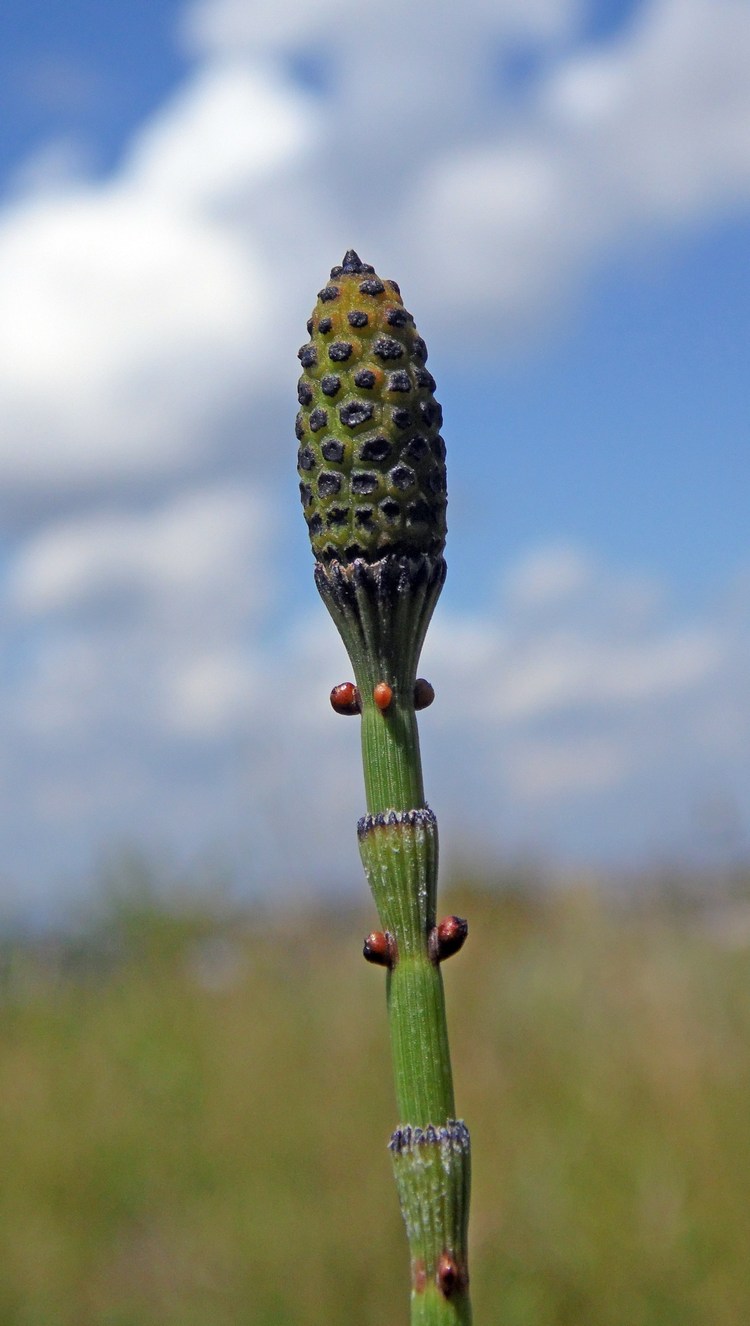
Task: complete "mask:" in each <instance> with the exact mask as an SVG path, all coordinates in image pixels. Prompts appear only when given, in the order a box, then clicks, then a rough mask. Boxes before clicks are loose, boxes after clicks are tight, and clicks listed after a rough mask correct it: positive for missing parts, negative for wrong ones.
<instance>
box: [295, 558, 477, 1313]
mask: <svg viewBox="0 0 750 1326" xmlns="http://www.w3.org/2000/svg"><path fill="white" fill-rule="evenodd" d="M443 575H444V567H443V566H442V561H441V562H440V563H439V564H438V563H431V562H430V561H429V559H422V560H421V561H419V562H415V563H413V564H412V563H409V564H408V565H406V564H404V563H400V564H399V563H396V562H395V559H394V561H393V562H392V563H390V564H389V565H386V564H385V563H382V564H376V565H375V566H374V567H371V568H363V566H362V564H361V563H360V564H357V563H355V564H354V567H353V568H351V569H346V570H344V569H342V568H340V567H338V568H336V569H335V570H334V569H331V568H329V569H328V570H322V569H319V571H318V572H316V579H317V583H318V588H319V589H320V592H321V594H322V596H323V598H324V600H325V602H326V605H327V607H328V609H329V611H330V612H331V615H332V616H333V618H334V621H335V622H336V625H337V627H338V629H339V631H340V633H341V635H342V638H343V640H344V643H345V645H346V647H347V650H348V652H349V656H350V658H351V661H352V666H353V668H354V671H355V677H356V682H357V686H358V688H359V692H360V696H361V708H362V756H363V767H364V779H365V791H366V800H367V808H368V813H367V815H366V816H365V817H364V818H363V819H362V820H360V823H359V826H358V831H359V841H360V852H361V855H362V861H363V864H364V868H365V872H366V874H367V878H368V881H369V884H370V888H371V890H372V894H373V898H374V900H375V903H376V906H377V909H378V914H379V917H380V924H381V926H382V927H383V930H384V931H385V932H386V934H387V935H389V936H391V945H392V949H391V963H390V969H389V971H388V976H387V986H386V988H387V1004H388V1016H389V1023H390V1033H391V1047H392V1054H393V1067H394V1077H395V1086H396V1101H397V1105H398V1111H399V1118H400V1124H399V1128H398V1129H397V1130H396V1132H395V1133H394V1135H393V1138H392V1140H391V1151H392V1155H393V1163H394V1171H395V1176H396V1183H397V1187H398V1191H399V1198H400V1202H401V1208H402V1212H403V1215H404V1221H405V1223H406V1229H407V1235H408V1238H409V1244H410V1251H411V1263H412V1316H411V1321H412V1326H469V1323H470V1322H471V1306H470V1302H469V1295H468V1272H467V1248H466V1230H467V1222H468V1200H469V1166H470V1156H469V1135H468V1131H467V1129H466V1127H465V1125H464V1124H463V1123H462V1122H460V1121H457V1120H456V1118H455V1105H454V1097H453V1080H452V1073H451V1062H450V1051H449V1045H448V1029H447V1023H446V1015H445V999H444V993H443V981H442V976H441V973H440V965H439V961H438V956H439V954H438V950H437V947H436V942H435V935H436V932H435V922H436V897H437V868H438V835H437V821H436V819H435V816H434V815H433V813H432V811H431V810H430V809H429V808H428V807H427V805H426V803H425V799H424V790H423V785H422V767H421V759H420V753H419V735H418V730H417V720H416V714H415V708H414V683H415V680H416V666H417V662H418V659H419V653H420V650H421V646H422V641H423V639H424V633H425V631H426V629H427V625H428V623H429V619H430V616H431V613H432V608H433V606H434V603H435V600H436V598H437V595H438V594H439V592H440V588H441V586H442V579H443ZM383 681H385V682H386V683H387V684H388V685H389V686H390V687H391V690H392V700H391V703H390V704H389V705H388V707H387V708H386V709H385V710H381V709H380V708H379V707H378V705H377V704H376V703H375V700H374V698H373V691H374V688H375V686H376V685H377V684H378V683H379V682H383Z"/></svg>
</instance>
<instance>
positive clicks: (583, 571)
mask: <svg viewBox="0 0 750 1326" xmlns="http://www.w3.org/2000/svg"><path fill="white" fill-rule="evenodd" d="M591 580H592V567H591V564H590V562H589V560H588V559H587V558H586V557H584V556H583V554H582V553H581V552H579V551H578V550H577V549H575V548H567V547H564V546H563V547H551V548H539V549H538V550H536V551H535V552H533V553H532V554H530V555H529V556H528V557H526V558H524V559H523V560H522V561H521V562H519V563H518V564H517V565H516V566H515V567H513V568H512V569H511V570H510V571H509V573H508V574H507V575H506V578H505V591H506V593H507V595H508V596H509V598H510V599H511V601H512V602H513V603H514V604H515V606H517V607H520V608H522V609H523V608H527V607H528V608H532V609H533V608H535V607H542V608H544V607H545V606H547V605H548V604H550V603H553V602H555V601H559V600H560V599H567V598H569V597H570V596H571V595H572V594H576V593H580V592H581V591H582V590H583V589H585V588H586V586H587V585H588V584H590V583H591Z"/></svg>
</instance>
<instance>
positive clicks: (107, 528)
mask: <svg viewBox="0 0 750 1326" xmlns="http://www.w3.org/2000/svg"><path fill="white" fill-rule="evenodd" d="M267 526H268V520H267V516H266V507H265V505H264V503H262V502H261V500H260V499H259V498H257V497H256V496H255V495H253V494H251V493H249V492H247V491H241V490H237V489H232V488H229V487H220V488H215V489H208V490H200V491H198V492H188V493H185V494H180V495H179V496H177V497H175V498H173V499H171V500H170V501H168V502H167V503H166V504H162V505H161V506H160V507H158V508H156V509H155V510H150V511H135V512H133V511H126V512H118V511H106V510H97V511H96V512H95V513H94V514H93V515H85V516H79V517H76V518H73V519H70V520H66V521H62V522H60V523H58V524H55V525H52V526H51V527H47V528H45V529H43V530H42V531H41V532H40V533H39V534H37V535H35V536H34V537H33V538H31V539H30V540H29V541H28V542H27V543H26V545H25V546H24V548H23V549H22V550H21V552H20V554H19V556H18V557H17V559H16V560H15V562H14V563H13V564H12V566H11V569H10V572H9V575H8V582H7V594H8V599H9V603H10V605H11V608H12V609H15V611H16V612H17V613H19V614H21V615H22V616H24V615H29V614H37V615H41V614H50V613H59V612H67V613H70V612H73V613H75V612H76V611H77V610H80V609H81V608H82V607H84V608H85V607H87V606H90V605H91V604H92V603H93V604H96V603H97V602H98V603H99V604H100V605H101V603H102V601H104V602H106V600H107V599H109V598H110V597H111V596H115V597H117V596H118V595H119V594H121V593H123V592H130V593H134V594H136V595H138V596H139V597H140V598H142V599H144V600H154V599H155V600H156V601H157V602H158V603H159V605H160V607H161V608H162V609H163V610H164V611H168V607H169V602H170V600H171V601H174V600H175V599H176V600H177V601H179V602H182V601H184V600H185V599H187V600H188V601H189V602H190V603H191V604H193V605H194V604H195V603H197V601H198V600H199V599H200V600H205V599H209V600H213V601H214V602H215V601H223V602H224V603H225V604H227V603H229V604H230V605H231V608H232V609H236V607H237V603H236V591H237V587H238V586H242V596H243V599H247V597H248V595H249V593H250V592H251V591H250V587H251V586H252V587H253V592H254V593H255V595H260V594H261V593H262V595H263V597H264V596H265V593H266V590H265V589H264V590H263V591H262V592H261V591H260V589H259V585H260V583H261V581H262V583H263V584H264V585H267V584H268V574H267V569H266V565H265V557H263V558H262V565H263V572H264V574H263V576H262V577H260V576H255V577H254V576H253V575H252V566H253V560H254V559H255V560H256V561H260V560H261V559H260V557H259V545H261V544H262V542H263V539H264V538H265V536H266V533H267ZM261 602H262V599H261ZM257 606H259V605H258V604H257V602H256V608H257Z"/></svg>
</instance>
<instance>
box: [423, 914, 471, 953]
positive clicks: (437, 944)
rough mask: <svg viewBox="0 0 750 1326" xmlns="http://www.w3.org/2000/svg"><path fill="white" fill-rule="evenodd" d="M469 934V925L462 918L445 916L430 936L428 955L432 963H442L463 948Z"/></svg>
mask: <svg viewBox="0 0 750 1326" xmlns="http://www.w3.org/2000/svg"><path fill="white" fill-rule="evenodd" d="M468 933H469V923H468V921H465V920H464V919H463V917H462V916H446V918H445V920H444V921H441V922H440V925H437V926H435V929H434V930H433V931H432V934H431V935H430V953H431V956H432V959H433V962H444V961H445V959H446V958H450V957H452V956H453V954H454V953H458V950H459V949H460V948H463V946H464V941H465V939H466V936H467V935H468Z"/></svg>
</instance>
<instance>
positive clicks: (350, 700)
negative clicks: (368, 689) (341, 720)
mask: <svg viewBox="0 0 750 1326" xmlns="http://www.w3.org/2000/svg"><path fill="white" fill-rule="evenodd" d="M330 698H331V708H332V709H334V710H335V711H336V713H337V714H345V715H346V716H347V717H353V716H354V715H355V714H361V712H362V705H361V702H360V696H359V691H358V690H357V687H356V686H355V685H354V682H353V681H342V682H339V684H338V686H334V688H333V690H332V691H331V697H330Z"/></svg>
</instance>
